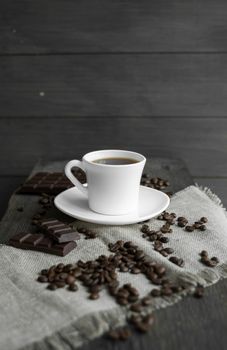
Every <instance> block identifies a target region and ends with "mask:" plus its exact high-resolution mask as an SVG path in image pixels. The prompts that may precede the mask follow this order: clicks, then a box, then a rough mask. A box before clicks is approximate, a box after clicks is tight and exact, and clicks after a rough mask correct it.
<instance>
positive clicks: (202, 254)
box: [200, 250, 208, 257]
mask: <svg viewBox="0 0 227 350" xmlns="http://www.w3.org/2000/svg"><path fill="white" fill-rule="evenodd" d="M200 255H201V256H207V257H208V252H207V251H206V250H202V251H201V253H200Z"/></svg>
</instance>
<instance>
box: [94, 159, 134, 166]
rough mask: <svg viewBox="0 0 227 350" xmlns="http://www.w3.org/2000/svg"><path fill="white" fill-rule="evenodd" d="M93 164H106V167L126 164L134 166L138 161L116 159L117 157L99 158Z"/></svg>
mask: <svg viewBox="0 0 227 350" xmlns="http://www.w3.org/2000/svg"><path fill="white" fill-rule="evenodd" d="M93 163H96V164H104V165H105V164H106V165H128V164H134V163H138V160H136V159H133V158H120V157H119V158H117V157H112V158H100V159H96V160H93Z"/></svg>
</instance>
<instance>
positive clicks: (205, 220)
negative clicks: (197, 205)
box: [200, 216, 208, 223]
mask: <svg viewBox="0 0 227 350" xmlns="http://www.w3.org/2000/svg"><path fill="white" fill-rule="evenodd" d="M200 221H202V222H204V223H206V222H208V219H207V218H206V217H204V216H203V217H202V218H201V219H200Z"/></svg>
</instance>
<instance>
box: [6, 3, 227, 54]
mask: <svg viewBox="0 0 227 350" xmlns="http://www.w3.org/2000/svg"><path fill="white" fill-rule="evenodd" d="M1 13H2V14H3V18H2V20H1V24H0V30H1V37H0V50H1V53H16V54H17V53H35V54H37V53H56V52H58V53H59V52H60V53H62V52H67V53H72V52H73V53H75V52H100V51H102V52H116V51H121V52H129V51H134V52H141V51H147V52H155V51H172V52H174V51H187V52H188V51H196V52H201V51H220V50H221V51H223V50H226V48H227V44H226V17H227V6H226V2H225V0H216V1H215V2H214V1H212V0H198V1H196V2H195V1H186V0H173V1H171V2H170V1H167V0H160V1H149V0H141V1H139V2H136V1H133V2H132V1H129V0H124V1H121V0H115V1H111V0H105V1H103V0H93V1H89V0H77V1H74V0H67V2H65V1H63V0H49V1H48V5H47V3H46V1H44V0H40V1H38V2H36V1H32V2H31V1H29V0H20V1H14V0H8V1H5V2H4V3H3V4H2V6H1Z"/></svg>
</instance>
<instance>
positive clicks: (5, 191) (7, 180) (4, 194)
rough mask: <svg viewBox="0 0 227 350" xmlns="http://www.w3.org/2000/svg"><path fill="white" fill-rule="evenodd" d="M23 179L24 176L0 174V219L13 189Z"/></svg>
mask: <svg viewBox="0 0 227 350" xmlns="http://www.w3.org/2000/svg"><path fill="white" fill-rule="evenodd" d="M24 180H25V177H24V176H0V198H1V199H0V219H1V217H2V216H3V214H4V213H5V211H6V209H7V205H8V201H9V198H10V196H11V194H12V192H13V191H15V189H16V188H18V187H19V185H20V184H21V183H23V182H24Z"/></svg>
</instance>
